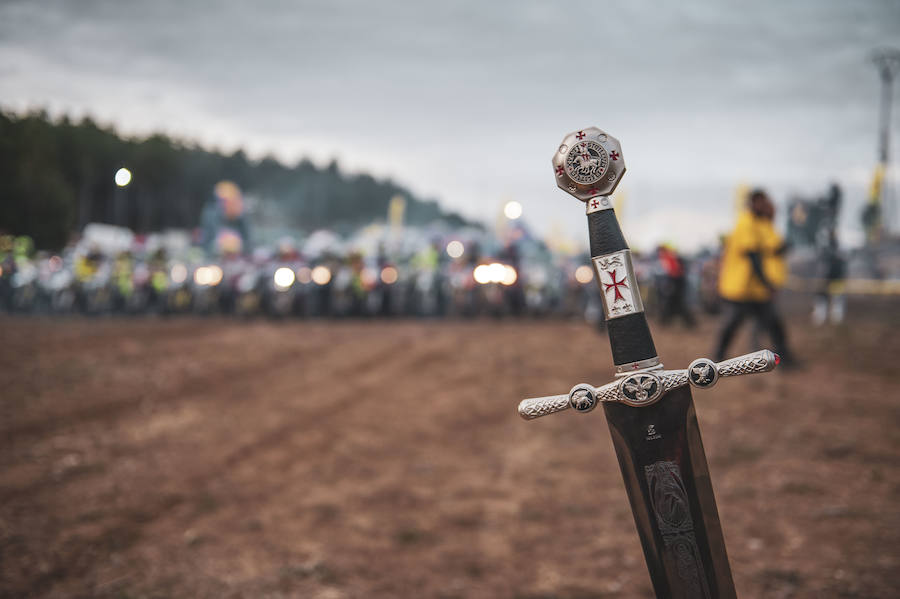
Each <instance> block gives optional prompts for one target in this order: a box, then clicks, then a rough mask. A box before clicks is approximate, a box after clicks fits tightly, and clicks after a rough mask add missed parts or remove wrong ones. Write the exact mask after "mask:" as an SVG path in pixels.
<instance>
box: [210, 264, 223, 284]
mask: <svg viewBox="0 0 900 599" xmlns="http://www.w3.org/2000/svg"><path fill="white" fill-rule="evenodd" d="M223 274H224V273H223V272H222V269H221V268H219V267H218V266H216V265H215V264H213V265H212V266H210V267H209V284H210V285H218V284H219V283H221V282H222V276H223Z"/></svg>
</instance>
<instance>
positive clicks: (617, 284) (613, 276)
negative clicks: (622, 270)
mask: <svg viewBox="0 0 900 599" xmlns="http://www.w3.org/2000/svg"><path fill="white" fill-rule="evenodd" d="M606 274H608V275H609V276H610V280H611V281H612V283H604V284H603V286H604V287H605V289H604V290H603V292H604V293H606V292H609V290H610V289H612V290H613V291H615V292H616V295H615V297H614V298H613V302H617V301H619V300H622V301H625V296H624V295H622V292H621V291H619V287H624V288H625V289H628V284H627V283H626V282H625V279H626V278H627V277H626V276H625V275H622V280H621V281H617V280H616V269H615V268H614V269H613V270H612V272H610V271H606Z"/></svg>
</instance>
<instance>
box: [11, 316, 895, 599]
mask: <svg viewBox="0 0 900 599" xmlns="http://www.w3.org/2000/svg"><path fill="white" fill-rule="evenodd" d="M880 314H881V315H880V316H879V317H877V318H876V317H874V316H872V315H866V316H862V317H858V318H857V320H855V321H854V322H853V324H852V326H844V327H841V328H837V329H821V330H817V331H802V330H800V329H799V328H798V327H797V326H795V327H794V329H793V331H792V332H793V338H794V341H795V344H796V345H797V347H798V349H799V351H800V353H801V354H802V356H803V357H804V358H805V360H806V368H805V369H804V370H802V371H800V372H776V373H772V374H770V375H764V376H758V377H756V378H753V377H743V379H731V380H726V381H723V382H722V383H720V384H719V385H718V386H717V387H716V388H715V389H713V390H711V391H707V392H705V393H704V392H697V393H695V399H696V403H697V411H698V414H699V419H700V424H701V428H702V431H703V435H704V442H705V445H706V450H707V454H708V456H709V461H710V468H711V471H712V479H713V483H714V486H715V488H716V494H717V497H718V502H719V512H720V515H721V519H722V522H723V526H724V530H725V537H726V541H727V543H728V549H729V555H730V559H731V564H732V568H733V570H734V577H735V582H736V584H737V588H738V594H739V595H740V596H741V597H745V598H756V597H775V598H779V597H784V598H787V597H798V598H800V597H802V598H817V599H818V598H830V597H836V598H852V597H859V598H875V597H877V598H893V597H898V596H900V464H898V461H900V460H898V458H900V369H898V366H897V364H896V361H897V355H898V353H900V339H898V335H897V333H898V330H900V327H898V321H897V310H896V309H894V307H893V306H889V307H888V308H887V309H886V310H881V312H880ZM885 318H886V319H887V324H885V322H886V321H885ZM712 330H713V324H712V323H708V324H706V325H704V326H703V327H701V329H700V330H698V331H695V332H684V331H682V330H680V329H672V330H667V331H666V330H660V329H659V327H655V331H656V337H657V348H658V349H659V350H660V354H661V355H662V356H663V358H664V360H665V362H666V365H667V366H669V367H684V366H685V365H687V363H688V362H689V361H690V360H691V359H693V358H694V357H696V356H698V355H705V354H707V353H708V350H709V346H710V345H711V335H712ZM0 336H2V343H0V365H2V368H0V394H2V401H0V431H2V434H0V444H2V445H0V596H2V597H111V598H112V597H115V598H121V599H125V598H133V599H137V598H150V597H159V598H163V597H179V598H180V597H215V598H228V597H252V598H255V597H309V598H319V599H342V598H347V599H349V598H388V597H414V598H419V597H425V598H430V597H434V598H447V599H449V598H453V597H459V598H469V597H471V598H517V599H526V598H527V599H539V598H545V599H551V598H557V599H563V598H569V599H576V598H579V599H586V598H589V597H616V598H626V597H651V596H652V591H651V587H650V581H649V577H648V575H647V571H646V567H645V565H644V561H643V556H642V554H641V549H640V545H639V543H638V538H637V534H636V532H635V528H634V524H633V522H632V519H631V512H630V510H629V508H628V504H627V500H626V497H625V492H624V487H623V484H622V482H621V479H620V475H619V471H618V467H617V465H616V461H615V456H614V454H613V449H612V443H611V441H610V439H609V434H608V431H607V429H606V423H605V422H604V419H603V414H602V412H600V411H597V412H594V413H591V414H588V415H577V414H572V413H567V414H561V415H557V416H555V417H550V418H546V419H542V420H538V421H535V422H528V423H526V422H524V421H522V420H520V419H519V418H518V416H517V415H516V413H515V406H516V404H517V402H518V401H519V400H520V399H521V398H524V397H529V396H534V395H543V394H552V393H564V392H566V391H567V390H568V389H569V388H570V387H571V385H572V384H574V383H575V382H579V381H589V382H593V383H597V384H599V383H603V382H606V381H607V380H608V379H609V378H610V376H611V370H612V368H611V357H610V353H609V349H608V343H607V341H606V339H605V337H600V336H598V335H597V333H596V332H594V331H593V330H591V329H590V328H588V327H586V326H584V325H582V324H578V323H568V322H545V323H540V322H523V323H512V322H507V323H495V322H489V321H482V322H476V323H452V322H448V323H436V322H435V323H428V322H425V323H423V322H413V321H405V322H396V323H384V322H380V323H377V322H340V323H325V322H313V323H293V322H292V323H284V324H280V323H269V322H263V321H258V322H250V323H239V322H234V321H229V320H216V319H210V320H193V319H174V320H171V321H165V320H158V319H144V320H116V319H98V320H82V319H73V320H57V321H54V320H40V319H11V318H0ZM744 343H746V342H744ZM740 349H743V346H742V347H741V348H740Z"/></svg>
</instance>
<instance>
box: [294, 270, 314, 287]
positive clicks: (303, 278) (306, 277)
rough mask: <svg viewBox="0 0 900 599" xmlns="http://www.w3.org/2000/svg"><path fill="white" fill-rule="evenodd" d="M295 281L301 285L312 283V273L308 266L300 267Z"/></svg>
mask: <svg viewBox="0 0 900 599" xmlns="http://www.w3.org/2000/svg"><path fill="white" fill-rule="evenodd" d="M297 280H298V281H299V282H300V283H301V284H303V285H306V284H307V283H309V282H310V281H312V271H311V270H310V268H309V267H308V266H301V267H300V268H298V269H297Z"/></svg>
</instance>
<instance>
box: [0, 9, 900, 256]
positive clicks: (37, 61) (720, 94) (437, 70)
mask: <svg viewBox="0 0 900 599" xmlns="http://www.w3.org/2000/svg"><path fill="white" fill-rule="evenodd" d="M898 33H900V5H898V4H897V3H896V2H889V1H884V2H874V1H873V2H857V3H845V2H823V1H815V0H805V1H800V2H792V3H781V2H757V3H753V4H752V5H747V4H746V3H732V2H712V1H710V2H701V1H699V0H692V1H687V2H680V3H678V4H677V5H676V4H666V3H659V4H651V3H645V2H626V1H617V2H602V3H599V2H568V3H565V4H558V5H555V6H551V5H550V4H548V3H537V2H534V3H529V2H511V1H510V2H493V3H482V2H474V1H469V2H458V3H414V2H377V3H366V2H302V3H294V2H256V3H246V2H238V1H237V0H226V1H223V2H216V3H212V2H164V1H158V2H135V3H128V2H115V1H110V2H100V1H82V2H66V1H58V2H51V1H44V2H40V1H38V2H8V3H5V4H3V5H2V6H0V57H2V59H3V60H2V61H0V93H2V98H3V102H4V103H5V104H6V105H8V106H13V107H16V108H24V107H29V106H48V107H50V108H51V109H52V110H53V111H55V112H63V111H66V112H75V113H76V114H81V113H85V112H90V113H92V114H94V115H96V116H97V117H99V118H100V119H101V120H105V121H112V122H115V123H116V124H117V125H119V126H120V127H122V128H123V129H124V130H126V131H131V132H148V131H151V130H155V129H164V130H166V131H168V132H170V133H173V134H175V135H178V136H182V137H190V138H198V139H201V140H202V141H204V142H206V143H210V144H215V145H218V146H221V147H225V148H232V147H236V146H238V145H243V146H247V147H249V148H250V149H251V151H252V152H254V153H256V154H261V153H264V152H269V151H271V152H275V153H276V154H278V155H279V156H281V157H284V158H287V159H295V158H297V157H300V156H311V157H313V158H314V159H316V160H319V161H324V160H328V159H330V158H331V157H333V156H337V157H339V158H340V159H341V161H342V163H344V164H345V165H347V166H348V167H350V168H352V169H358V170H362V169H365V170H371V171H373V172H375V173H376V174H380V175H383V176H392V177H394V178H396V179H398V180H399V181H401V182H404V183H407V184H409V185H411V186H412V187H413V188H414V189H415V190H416V191H418V192H420V193H424V194H427V195H432V196H436V197H439V198H441V199H442V200H443V201H444V202H445V203H446V204H447V205H448V206H452V207H455V208H457V209H460V210H462V211H463V212H465V213H467V214H470V215H473V216H477V217H481V218H486V219H492V218H493V215H494V213H495V212H496V210H497V209H498V206H499V204H500V202H501V201H502V200H503V199H504V198H507V197H513V196H515V197H516V198H517V199H519V200H520V201H522V202H523V204H524V205H525V208H526V215H527V216H528V217H529V220H531V222H532V223H533V224H535V225H536V226H537V227H538V228H539V229H540V230H544V231H546V230H549V228H550V226H551V224H552V223H553V222H558V223H560V224H561V225H562V226H563V227H564V228H565V229H566V230H568V231H570V232H571V233H572V234H573V235H578V237H577V238H578V239H581V237H582V227H583V222H582V219H583V216H582V215H581V211H580V210H579V208H578V206H577V205H576V204H574V201H573V200H569V199H568V198H567V197H566V196H563V195H562V194H561V193H560V192H558V191H557V190H556V189H555V186H554V185H553V181H552V177H551V176H550V174H549V172H550V171H549V156H550V153H551V152H552V149H553V148H554V147H555V145H556V143H557V142H558V140H559V139H560V138H561V137H562V135H563V134H564V133H566V132H568V131H571V130H573V129H576V128H579V127H582V126H585V125H588V124H596V125H599V126H601V127H603V128H605V129H607V130H608V131H610V132H611V133H613V134H614V135H617V136H618V137H620V139H622V141H623V144H624V147H625V150H626V153H627V160H628V164H629V171H630V172H629V175H628V177H627V178H626V183H625V184H624V185H625V186H626V188H625V190H626V191H627V192H628V205H629V208H628V214H629V220H630V221H631V222H635V223H637V222H639V221H640V220H641V216H640V215H643V214H647V215H649V216H648V218H650V219H651V220H653V219H654V218H658V217H654V216H652V215H654V214H655V215H659V214H667V213H670V212H671V211H672V208H673V206H678V209H679V210H681V211H682V212H683V213H684V214H685V215H686V216H687V217H688V218H690V217H691V215H692V214H693V215H694V216H695V217H696V218H697V219H700V218H701V217H702V216H703V215H709V214H722V213H725V216H724V217H723V218H721V219H714V222H713V223H710V229H711V230H709V231H704V233H702V234H699V235H698V233H697V232H696V231H688V232H687V233H685V232H681V231H675V230H673V231H663V232H662V233H659V235H666V236H667V237H668V238H669V239H674V240H679V239H680V240H681V241H682V242H683V243H685V244H690V243H696V242H697V240H698V239H700V240H702V241H705V240H708V239H713V238H714V236H715V233H716V232H717V231H715V230H712V229H713V228H714V227H716V226H720V224H719V223H721V222H725V223H727V220H728V218H729V217H730V213H729V212H728V211H729V210H730V206H731V190H732V188H733V187H734V186H735V185H736V184H737V183H738V182H741V181H746V182H752V183H761V184H769V185H770V186H771V187H773V189H774V190H775V191H776V192H777V193H778V194H780V195H781V197H782V198H783V197H784V194H786V193H787V192H788V191H791V190H799V191H815V190H818V189H822V188H824V186H825V185H826V184H827V182H829V181H831V180H839V181H841V182H842V183H844V184H845V185H846V186H847V188H848V192H849V195H850V197H849V199H850V200H851V201H852V202H853V203H855V204H857V205H858V204H859V202H861V201H862V189H863V186H864V183H865V177H866V176H867V174H868V173H869V172H870V171H871V167H872V165H873V163H874V158H875V128H876V112H875V108H876V100H877V92H878V88H877V77H876V75H875V73H874V69H872V68H871V67H870V66H869V65H867V64H866V57H867V54H868V52H870V51H871V49H872V48H874V47H876V46H879V45H884V44H888V43H891V42H894V41H895V40H896V39H898ZM851 209H855V206H853V205H851ZM846 216H847V220H848V226H849V225H850V224H853V223H850V222H849V221H851V220H852V221H855V220H856V218H855V217H856V215H855V214H850V213H849V211H848V214H847V215H846ZM669 233H670V234H669ZM647 234H648V235H650V234H651V233H647ZM652 234H653V235H657V234H656V233H652ZM640 241H642V240H638V245H641V243H640ZM655 241H657V239H647V240H645V243H646V244H650V243H653V242H655Z"/></svg>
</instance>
